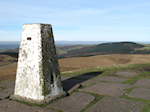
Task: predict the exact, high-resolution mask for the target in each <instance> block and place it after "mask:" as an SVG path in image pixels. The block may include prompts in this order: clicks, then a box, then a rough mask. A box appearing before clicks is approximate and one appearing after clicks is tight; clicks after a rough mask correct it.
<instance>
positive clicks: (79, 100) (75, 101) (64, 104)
mask: <svg viewBox="0 0 150 112" xmlns="http://www.w3.org/2000/svg"><path fill="white" fill-rule="evenodd" d="M94 99H95V97H94V96H92V95H89V94H86V93H81V92H75V93H73V94H72V95H71V96H69V97H67V98H63V99H61V100H59V101H57V102H55V103H52V104H50V105H49V106H47V107H50V108H55V109H60V110H63V111H65V112H80V111H81V110H82V109H84V108H85V107H86V106H87V105H88V104H90V103H91V102H92V101H93V100H94Z"/></svg>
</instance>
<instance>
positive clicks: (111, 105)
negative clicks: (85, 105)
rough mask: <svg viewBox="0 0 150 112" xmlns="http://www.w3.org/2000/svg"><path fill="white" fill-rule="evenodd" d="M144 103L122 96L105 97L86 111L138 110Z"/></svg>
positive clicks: (134, 111)
mask: <svg viewBox="0 0 150 112" xmlns="http://www.w3.org/2000/svg"><path fill="white" fill-rule="evenodd" d="M143 107H144V103H142V102H136V101H132V100H128V99H123V98H113V97H105V98H103V99H102V100H100V101H99V102H97V103H96V104H94V105H93V106H92V107H91V108H90V109H88V110H87V111H86V112H140V111H141V109H142V108H143Z"/></svg>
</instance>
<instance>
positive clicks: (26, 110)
mask: <svg viewBox="0 0 150 112" xmlns="http://www.w3.org/2000/svg"><path fill="white" fill-rule="evenodd" d="M0 112H57V111H55V110H51V109H46V108H40V107H38V106H28V105H25V104H22V103H19V102H17V101H11V100H7V99H5V100H1V101H0Z"/></svg>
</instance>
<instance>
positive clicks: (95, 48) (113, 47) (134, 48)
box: [58, 42, 150, 58]
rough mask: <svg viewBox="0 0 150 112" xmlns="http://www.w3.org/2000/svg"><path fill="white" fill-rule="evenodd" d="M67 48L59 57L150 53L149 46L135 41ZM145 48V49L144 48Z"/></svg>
mask: <svg viewBox="0 0 150 112" xmlns="http://www.w3.org/2000/svg"><path fill="white" fill-rule="evenodd" d="M75 47H77V46H74V49H73V50H67V51H66V52H65V53H64V54H59V53H58V57H59V58H65V57H79V56H93V55H104V54H150V49H148V47H149V46H146V45H144V44H143V45H142V44H137V43H134V42H115V43H103V44H98V45H87V46H80V48H78V49H75ZM144 48H145V49H144Z"/></svg>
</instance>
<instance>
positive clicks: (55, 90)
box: [11, 23, 65, 103]
mask: <svg viewBox="0 0 150 112" xmlns="http://www.w3.org/2000/svg"><path fill="white" fill-rule="evenodd" d="M63 95H65V92H64V91H63V87H62V84H61V78H60V71H59V66H58V60H57V54H56V49H55V43H54V35H53V30H52V26H51V25H50V24H41V23H36V24H24V25H23V29H22V37H21V43H20V48H19V58H18V66H17V73H16V81H15V91H14V95H13V96H11V98H13V99H17V100H23V99H24V100H25V101H29V102H37V103H40V102H41V103H42V102H45V101H46V102H47V101H50V100H51V99H55V98H56V97H61V96H63Z"/></svg>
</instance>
